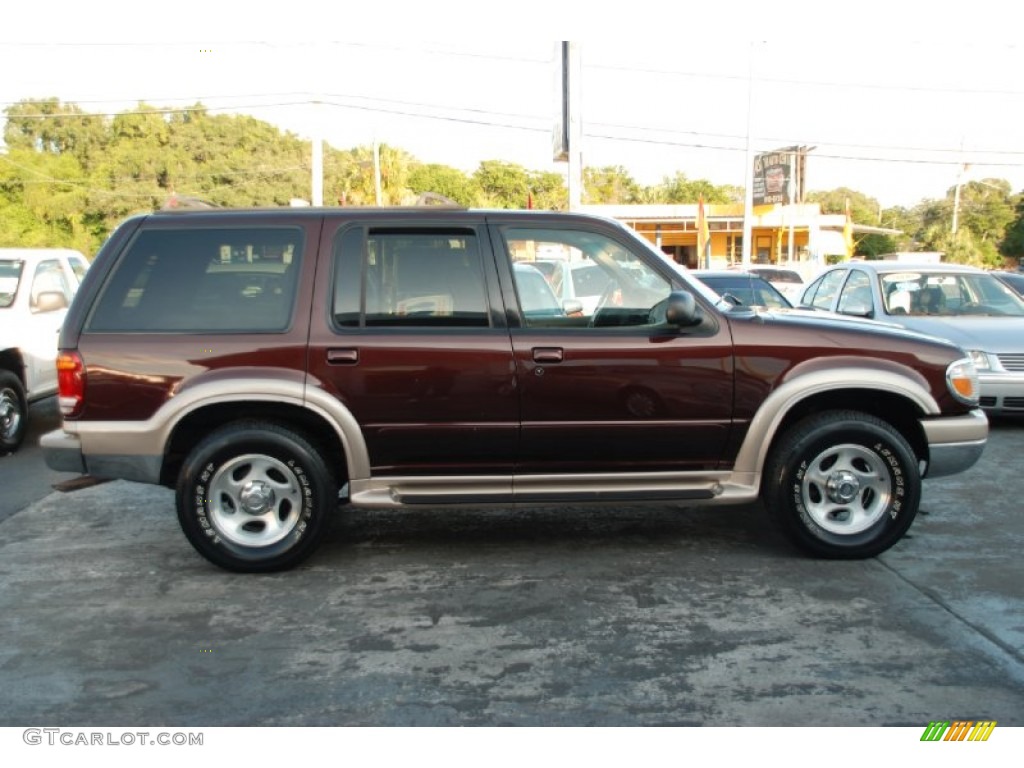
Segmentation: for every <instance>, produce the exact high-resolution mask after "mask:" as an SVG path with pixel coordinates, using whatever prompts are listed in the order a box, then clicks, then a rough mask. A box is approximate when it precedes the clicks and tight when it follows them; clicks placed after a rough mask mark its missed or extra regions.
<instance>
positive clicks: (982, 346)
mask: <svg viewBox="0 0 1024 768" xmlns="http://www.w3.org/2000/svg"><path fill="white" fill-rule="evenodd" d="M900 325H902V326H903V327H905V328H907V329H908V330H911V331H916V332H918V333H925V334H928V335H930V336H938V337H939V338H940V339H948V340H950V341H952V342H953V343H954V344H957V345H958V346H960V347H962V348H963V349H979V350H981V351H983V352H995V353H1001V354H1006V353H1024V317H990V316H985V315H977V316H966V317H907V318H901V319H900Z"/></svg>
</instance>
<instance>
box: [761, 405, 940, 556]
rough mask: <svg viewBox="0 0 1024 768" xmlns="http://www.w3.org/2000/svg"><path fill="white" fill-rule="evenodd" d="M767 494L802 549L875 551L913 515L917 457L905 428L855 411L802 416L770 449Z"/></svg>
mask: <svg viewBox="0 0 1024 768" xmlns="http://www.w3.org/2000/svg"><path fill="white" fill-rule="evenodd" d="M764 501H765V504H766V506H767V507H768V508H769V511H770V512H771V513H772V514H773V515H774V517H775V519H776V522H777V523H778V525H779V526H780V527H781V529H782V530H783V532H784V533H785V534H786V535H787V536H788V537H789V538H790V539H791V540H792V541H793V542H794V543H796V544H797V546H799V547H800V548H801V549H803V550H805V551H807V552H809V553H810V554H812V555H817V556H820V557H826V558H831V559H855V558H866V557H874V556H875V555H878V554H880V553H882V552H884V551H885V550H887V549H889V547H891V546H892V545H893V544H895V543H896V542H897V541H899V539H900V538H901V537H902V536H903V534H904V533H906V531H907V529H908V528H910V524H911V523H912V522H913V521H914V517H915V515H916V514H917V508H918V505H919V504H920V501H921V475H920V469H919V465H918V460H917V457H916V456H915V455H914V452H913V450H912V449H911V448H910V445H909V444H908V443H907V441H906V440H905V439H904V438H903V436H902V435H901V434H899V432H897V431H896V430H895V429H893V427H892V426H890V425H889V424H887V423H886V422H884V421H882V420H881V419H879V418H876V417H874V416H871V415H869V414H866V413H860V412H857V411H829V412H825V413H821V414H817V415H815V416H811V417H808V418H807V419H805V420H803V421H801V422H799V423H798V424H796V425H795V426H794V427H793V428H792V429H790V430H789V431H788V432H787V433H786V434H784V435H783V436H782V438H781V440H780V441H779V443H778V445H777V446H776V447H775V449H774V450H773V451H772V454H771V457H770V459H769V461H768V468H767V471H766V475H765V488H764Z"/></svg>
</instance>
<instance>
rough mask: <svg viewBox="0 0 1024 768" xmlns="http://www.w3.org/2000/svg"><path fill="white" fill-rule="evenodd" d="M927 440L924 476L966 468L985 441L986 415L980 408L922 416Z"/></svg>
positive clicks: (978, 456)
mask: <svg viewBox="0 0 1024 768" xmlns="http://www.w3.org/2000/svg"><path fill="white" fill-rule="evenodd" d="M921 427H922V429H924V434H925V439H927V441H928V466H927V468H926V469H925V473H924V476H925V477H945V476H946V475H955V474H956V473H958V472H963V471H964V470H966V469H970V468H971V467H973V466H974V465H975V463H977V461H978V459H980V458H981V454H982V452H983V451H984V450H985V443H986V442H988V418H987V417H986V416H985V414H984V412H983V411H982V410H981V409H980V408H976V409H974V410H973V411H971V412H970V413H968V414H965V415H964V416H953V417H944V418H940V419H933V420H923V421H922V422H921Z"/></svg>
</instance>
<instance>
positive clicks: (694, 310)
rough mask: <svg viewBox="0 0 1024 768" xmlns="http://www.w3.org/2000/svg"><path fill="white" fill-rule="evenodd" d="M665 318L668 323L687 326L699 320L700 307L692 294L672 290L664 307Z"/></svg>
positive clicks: (682, 326)
mask: <svg viewBox="0 0 1024 768" xmlns="http://www.w3.org/2000/svg"><path fill="white" fill-rule="evenodd" d="M665 320H666V321H667V322H668V323H669V324H670V325H676V326H679V327H680V328H689V327H690V326H693V325H697V324H699V323H700V321H701V312H700V307H699V306H697V300H696V299H695V298H693V294H692V293H689V292H687V291H672V293H670V294H669V296H668V304H667V306H666V307H665Z"/></svg>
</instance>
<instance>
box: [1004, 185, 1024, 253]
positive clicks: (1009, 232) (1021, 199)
mask: <svg viewBox="0 0 1024 768" xmlns="http://www.w3.org/2000/svg"><path fill="white" fill-rule="evenodd" d="M1013 212H1014V219H1013V222H1012V223H1011V224H1010V225H1009V226H1008V227H1007V228H1006V237H1005V238H1003V242H1002V244H1001V245H1000V248H999V250H1000V252H1001V253H1002V254H1003V255H1004V256H1008V257H1010V258H1013V259H1017V261H1018V263H1019V264H1024V261H1022V257H1024V193H1019V194H1017V195H1015V196H1014V203H1013Z"/></svg>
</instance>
